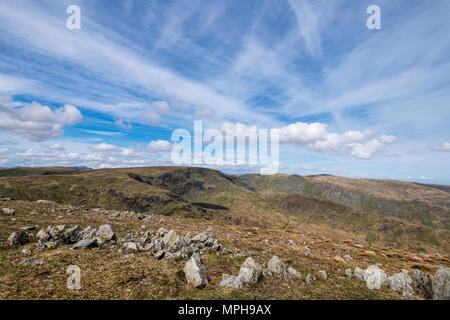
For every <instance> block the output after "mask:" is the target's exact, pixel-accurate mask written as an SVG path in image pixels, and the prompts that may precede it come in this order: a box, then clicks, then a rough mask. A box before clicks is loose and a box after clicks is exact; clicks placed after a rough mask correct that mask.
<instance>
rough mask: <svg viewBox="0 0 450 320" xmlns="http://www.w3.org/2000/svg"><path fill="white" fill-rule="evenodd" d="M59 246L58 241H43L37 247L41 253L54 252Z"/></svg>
mask: <svg viewBox="0 0 450 320" xmlns="http://www.w3.org/2000/svg"><path fill="white" fill-rule="evenodd" d="M58 245H59V242H58V241H43V240H39V241H38V243H37V245H36V247H37V248H38V249H39V250H40V251H48V250H53V249H56V248H57V247H58Z"/></svg>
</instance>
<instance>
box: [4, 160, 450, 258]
mask: <svg viewBox="0 0 450 320" xmlns="http://www.w3.org/2000/svg"><path fill="white" fill-rule="evenodd" d="M0 194H1V195H4V196H10V197H12V198H14V199H23V200H38V199H48V200H53V201H56V202H58V203H61V204H75V205H87V206H90V207H104V208H107V209H120V210H134V211H136V212H140V213H142V214H148V213H154V214H159V215H166V216H184V217H187V218H200V219H209V220H211V219H212V220H214V219H215V220H220V221H228V222H232V223H234V224H242V225H248V226H257V227H263V228H268V229H270V228H272V229H292V230H295V229H296V228H298V227H299V226H300V225H301V226H305V225H308V226H310V227H311V229H314V230H319V231H320V232H321V233H322V234H324V236H330V237H335V238H339V237H349V236H351V237H355V238H356V239H360V240H361V241H365V242H367V243H380V244H382V245H390V246H395V247H407V248H410V249H413V250H417V251H421V250H434V249H436V248H440V249H441V250H442V249H444V250H447V251H448V245H449V241H448V240H449V226H450V223H449V220H450V219H449V218H450V214H449V213H450V210H449V207H450V196H449V192H448V188H446V187H445V186H443V187H440V188H437V187H435V186H430V185H421V184H417V183H410V182H401V181H393V180H370V179H349V178H343V177H336V176H329V175H319V176H308V177H302V176H298V175H285V174H282V175H281V174H280V175H273V176H261V175H254V174H251V175H226V174H223V173H221V172H219V171H216V170H210V169H204V168H191V167H147V168H120V169H101V170H86V169H77V168H65V167H52V168H14V169H7V170H0Z"/></svg>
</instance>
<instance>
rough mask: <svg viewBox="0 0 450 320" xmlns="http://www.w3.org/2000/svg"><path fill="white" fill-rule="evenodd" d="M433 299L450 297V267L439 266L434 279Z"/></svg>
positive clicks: (447, 298)
mask: <svg viewBox="0 0 450 320" xmlns="http://www.w3.org/2000/svg"><path fill="white" fill-rule="evenodd" d="M432 286H433V299H437V300H449V299H450V268H439V269H438V270H437V271H436V274H435V275H434V278H433V280H432Z"/></svg>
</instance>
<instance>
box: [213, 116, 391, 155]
mask: <svg viewBox="0 0 450 320" xmlns="http://www.w3.org/2000/svg"><path fill="white" fill-rule="evenodd" d="M220 129H221V131H222V132H224V133H225V132H226V130H229V132H230V133H231V134H233V135H236V136H239V135H241V136H242V135H245V136H249V135H251V134H256V133H257V129H258V128H257V127H256V126H247V125H245V124H242V123H229V122H227V123H224V124H222V126H221V127H220ZM260 129H261V128H260ZM273 129H277V130H278V132H279V134H280V143H292V144H299V145H305V146H307V147H308V148H309V149H311V150H315V151H320V152H327V153H332V154H338V155H346V154H347V155H351V156H353V157H356V158H358V159H370V158H372V157H373V156H374V155H375V154H376V153H378V152H380V151H381V150H382V149H383V148H384V147H385V146H386V145H388V144H392V143H394V142H395V141H397V138H396V137H395V136H388V135H384V134H382V135H381V136H380V137H379V139H371V138H372V137H373V135H374V132H373V131H372V130H365V131H347V132H345V133H343V134H338V133H329V132H328V126H327V125H326V124H324V123H319V122H314V123H305V122H297V123H293V124H290V125H287V126H284V127H280V128H273ZM273 129H272V130H273Z"/></svg>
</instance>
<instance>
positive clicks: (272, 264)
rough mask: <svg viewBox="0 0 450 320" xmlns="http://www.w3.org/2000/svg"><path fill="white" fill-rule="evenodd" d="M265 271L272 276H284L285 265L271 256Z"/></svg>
mask: <svg viewBox="0 0 450 320" xmlns="http://www.w3.org/2000/svg"><path fill="white" fill-rule="evenodd" d="M267 269H268V270H269V271H270V272H271V273H272V274H274V275H277V276H284V275H285V274H286V265H285V264H284V262H283V261H281V260H280V258H278V257H277V256H273V257H272V259H270V261H269V263H268V264H267Z"/></svg>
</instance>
